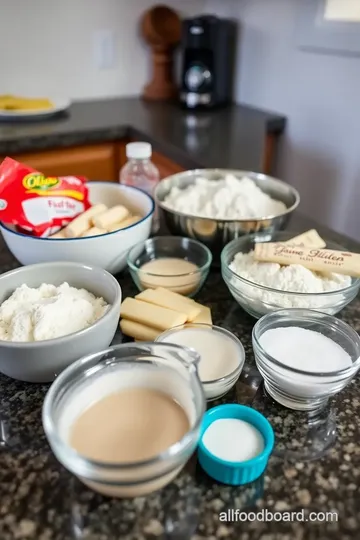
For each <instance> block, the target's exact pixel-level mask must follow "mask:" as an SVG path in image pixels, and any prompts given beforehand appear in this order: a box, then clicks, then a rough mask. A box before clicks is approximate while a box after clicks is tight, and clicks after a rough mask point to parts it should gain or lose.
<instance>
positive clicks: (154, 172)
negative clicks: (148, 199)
mask: <svg viewBox="0 0 360 540" xmlns="http://www.w3.org/2000/svg"><path fill="white" fill-rule="evenodd" d="M151 155H152V148H151V144H150V143H147V142H132V143H129V144H127V145H126V157H127V159H128V161H127V163H125V165H124V166H123V167H122V169H121V171H120V179H119V180H120V183H121V184H125V185H127V186H133V187H137V188H140V189H142V190H143V191H146V192H147V193H149V195H151V196H153V193H154V189H155V186H156V184H157V183H158V181H159V179H160V174H159V170H158V169H157V167H155V165H154V164H153V163H152V161H151ZM158 229H159V216H158V212H157V211H155V214H154V218H153V228H152V230H153V232H156V231H157V230H158Z"/></svg>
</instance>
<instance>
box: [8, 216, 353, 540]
mask: <svg viewBox="0 0 360 540" xmlns="http://www.w3.org/2000/svg"><path fill="white" fill-rule="evenodd" d="M312 225H313V224H312V223H309V221H305V220H302V219H300V218H295V219H294V220H293V224H292V228H293V230H294V231H295V230H296V231H304V230H306V229H307V228H309V227H311V226H312ZM318 230H319V231H320V232H322V233H323V234H326V237H327V239H334V240H337V241H339V240H342V243H343V244H344V245H346V246H347V247H349V248H352V249H356V245H355V244H354V243H352V242H349V241H346V240H345V239H341V237H339V236H338V235H335V234H331V233H329V232H328V231H323V230H322V229H320V228H319V229H318ZM0 261H1V270H2V271H6V270H9V269H11V268H14V267H15V266H17V263H16V262H15V261H14V260H13V258H12V257H11V255H10V254H9V253H8V251H7V249H6V248H5V247H4V245H3V244H2V243H1V244H0ZM119 281H120V283H121V285H122V287H123V291H124V295H125V296H126V295H133V294H134V293H135V292H136V291H135V287H134V285H133V283H132V281H131V279H130V277H129V276H128V275H126V274H124V275H120V276H119ZM198 300H199V301H200V302H203V303H205V304H206V305H208V306H210V307H211V308H212V312H213V318H214V322H215V324H219V325H221V326H223V327H224V328H227V329H229V330H231V331H232V332H234V333H235V334H236V335H237V336H238V337H239V338H240V339H241V340H242V342H243V344H244V347H245V349H246V355H247V357H246V369H245V370H244V373H243V375H242V377H241V380H239V382H238V384H237V385H236V388H235V389H234V390H232V391H231V392H230V393H229V394H228V395H227V396H226V397H225V398H224V399H223V401H225V402H236V401H238V402H240V403H246V404H252V405H253V406H254V407H256V408H259V409H264V407H265V408H266V410H267V412H268V414H269V415H270V416H271V420H272V423H273V426H274V429H275V432H276V433H277V434H280V436H279V441H280V442H284V441H285V442H290V443H294V441H295V442H296V438H297V436H298V435H297V430H298V428H299V425H298V423H299V422H300V423H301V422H304V416H302V420H299V417H298V416H296V415H295V414H294V413H292V412H291V411H288V410H286V409H283V408H281V407H280V406H277V405H275V404H274V403H273V402H269V400H268V398H265V397H264V391H263V388H262V385H261V384H260V386H259V383H260V380H259V376H258V374H257V372H256V368H255V367H254V358H253V353H252V348H251V330H252V327H253V325H254V322H255V321H254V319H252V318H251V317H250V316H248V315H247V314H245V313H244V312H243V311H242V310H241V308H240V307H239V306H238V305H237V304H236V303H235V302H234V301H233V299H232V298H231V296H230V294H229V293H228V291H227V289H226V287H225V285H224V284H223V282H222V279H221V275H220V273H219V272H217V271H214V272H212V273H211V275H210V276H209V279H208V281H207V283H206V285H205V286H204V288H203V289H202V291H201V292H200V294H199V297H198ZM340 318H341V319H343V320H344V321H346V322H348V323H349V324H351V325H352V326H353V327H354V328H355V329H356V330H358V329H359V326H360V302H359V300H356V301H354V302H353V303H352V304H351V305H350V306H348V307H347V308H346V309H345V310H344V311H343V312H342V313H341V315H340ZM121 340H122V336H121V334H120V333H119V334H118V335H117V336H116V339H115V341H116V342H121ZM47 389H48V385H36V384H25V383H20V382H17V381H13V380H11V379H8V378H6V377H4V376H0V395H1V405H0V422H1V424H0V435H1V438H0V539H1V540H13V539H32V540H68V539H69V540H70V539H90V540H117V539H125V540H154V539H161V540H165V539H169V540H170V539H173V540H186V539H189V540H190V539H192V540H215V539H229V540H252V539H254V540H258V539H259V540H260V539H261V540H313V539H321V540H340V539H341V540H348V539H351V538H359V530H360V493H359V486H360V423H359V414H360V382H359V378H356V379H355V380H353V381H352V383H351V384H350V385H349V386H348V387H347V388H346V389H345V390H344V391H343V392H342V393H341V394H340V395H339V396H338V398H337V399H336V400H335V401H334V402H333V403H332V404H331V405H330V412H329V416H327V411H326V412H325V416H326V418H325V420H328V419H330V420H331V421H333V417H334V416H335V422H336V426H337V435H336V442H335V445H334V446H333V447H332V448H331V449H330V450H329V451H328V453H326V454H325V455H324V456H323V457H321V458H320V459H317V460H314V461H310V462H308V461H303V460H300V459H298V460H295V461H284V459H282V458H279V457H277V456H272V457H271V459H270V462H269V466H268V468H267V471H266V474H265V475H264V477H262V478H260V479H259V480H258V481H257V482H255V483H253V484H250V485H249V486H246V487H237V488H233V487H227V486H222V485H219V484H217V483H216V482H214V481H212V480H211V479H210V478H209V477H207V476H206V474H205V473H204V472H202V471H201V470H200V468H199V466H198V464H197V462H196V457H195V456H194V457H193V458H192V459H191V460H190V462H189V463H188V465H187V466H186V468H185V470H184V471H183V472H182V473H181V474H180V475H179V476H178V477H177V478H176V479H175V481H174V482H173V483H172V484H170V485H169V486H168V487H166V488H165V489H163V490H162V491H160V492H158V493H155V494H153V495H150V496H148V497H145V498H137V499H134V500H124V501H121V500H116V499H108V498H104V497H102V496H100V495H97V494H95V493H93V492H91V491H90V490H88V489H87V488H86V487H84V486H83V485H82V484H81V483H80V482H79V481H78V480H77V479H75V478H74V477H73V476H72V475H71V474H70V473H69V472H67V471H66V470H65V469H64V468H63V467H62V466H61V465H60V464H59V463H58V462H57V460H56V458H55V457H54V456H53V454H52V452H51V450H50V448H49V446H48V444H47V441H46V438H45V435H44V432H43V429H42V424H41V407H42V402H43V398H44V396H45V393H46V391H47ZM266 403H267V405H266ZM330 423H331V422H330ZM326 425H327V424H326V422H325V427H326ZM302 509H304V517H302V516H300V515H299V516H298V517H301V520H300V521H293V522H289V521H288V518H287V517H286V516H287V514H283V516H284V519H283V520H282V521H268V522H265V521H263V520H262V519H261V515H260V516H258V517H259V518H260V519H257V520H255V521H250V519H249V520H248V521H245V522H244V521H239V520H236V514H235V510H238V511H245V512H259V511H261V510H267V511H273V512H275V511H276V512H295V511H296V512H300V511H301V510H302ZM232 511H233V512H232ZM221 512H226V517H227V518H228V520H227V521H221V520H220V513H221ZM310 512H324V513H325V512H337V514H338V519H337V521H335V520H332V521H327V522H324V521H323V516H320V517H319V520H317V521H315V522H313V521H311V520H310V517H309V516H310ZM276 516H277V517H278V518H279V515H278V514H277V515H276ZM249 518H252V515H251V514H249Z"/></svg>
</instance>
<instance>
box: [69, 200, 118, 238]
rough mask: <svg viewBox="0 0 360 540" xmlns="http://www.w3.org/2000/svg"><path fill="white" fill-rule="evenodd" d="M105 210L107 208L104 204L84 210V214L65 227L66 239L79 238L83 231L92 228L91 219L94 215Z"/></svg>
mask: <svg viewBox="0 0 360 540" xmlns="http://www.w3.org/2000/svg"><path fill="white" fill-rule="evenodd" d="M106 210H107V206H106V205H105V204H102V203H100V204H95V205H94V206H92V207H91V208H89V210H86V212H83V213H82V214H80V216H78V217H76V218H75V219H73V220H72V222H71V223H69V225H67V226H66V227H65V229H64V234H65V236H66V237H67V238H76V237H78V236H81V235H82V234H84V232H85V231H87V230H88V229H90V228H91V227H92V218H93V217H94V216H96V214H100V213H102V212H105V211H106Z"/></svg>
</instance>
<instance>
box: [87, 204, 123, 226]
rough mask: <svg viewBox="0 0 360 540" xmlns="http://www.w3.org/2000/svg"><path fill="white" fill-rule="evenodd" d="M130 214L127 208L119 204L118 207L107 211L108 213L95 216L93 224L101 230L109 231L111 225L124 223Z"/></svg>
mask: <svg viewBox="0 0 360 540" xmlns="http://www.w3.org/2000/svg"><path fill="white" fill-rule="evenodd" d="M129 214H130V212H129V210H128V209H127V208H125V206H122V205H121V204H118V205H117V206H113V207H112V208H110V209H109V210H106V212H102V213H101V214H97V215H95V216H94V217H93V219H92V223H93V225H94V227H98V228H99V229H108V228H109V227H111V225H114V223H119V222H120V221H123V220H124V219H125V218H127V217H128V216H129Z"/></svg>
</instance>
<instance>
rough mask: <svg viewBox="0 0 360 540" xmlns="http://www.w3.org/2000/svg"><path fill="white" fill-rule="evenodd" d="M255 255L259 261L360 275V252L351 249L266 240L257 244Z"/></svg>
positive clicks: (315, 270) (353, 275) (316, 270)
mask: <svg viewBox="0 0 360 540" xmlns="http://www.w3.org/2000/svg"><path fill="white" fill-rule="evenodd" d="M254 257H255V259H256V260H257V261H259V262H274V263H278V264H281V265H283V266H287V265H290V264H301V265H302V266H304V267H305V268H308V269H309V270H313V271H314V272H335V273H338V274H344V275H347V276H352V277H360V254H359V253H351V252H350V251H336V250H331V249H315V248H308V247H306V248H305V247H301V246H295V245H288V244H279V243H271V242H265V243H257V244H256V245H255V250H254Z"/></svg>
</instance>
